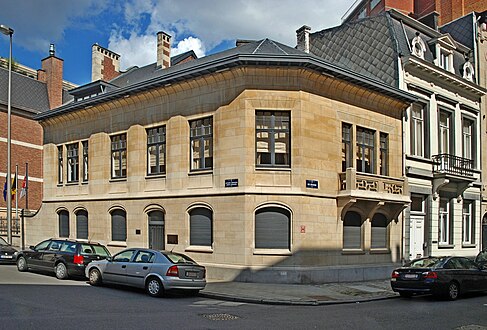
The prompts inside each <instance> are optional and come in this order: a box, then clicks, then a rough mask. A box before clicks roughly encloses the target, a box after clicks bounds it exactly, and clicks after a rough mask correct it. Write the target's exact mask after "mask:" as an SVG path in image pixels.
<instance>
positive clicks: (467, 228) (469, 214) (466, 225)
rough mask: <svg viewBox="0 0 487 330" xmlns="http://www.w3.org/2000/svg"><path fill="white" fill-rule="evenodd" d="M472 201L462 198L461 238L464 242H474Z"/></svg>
mask: <svg viewBox="0 0 487 330" xmlns="http://www.w3.org/2000/svg"><path fill="white" fill-rule="evenodd" d="M473 206H474V202H473V201H469V200H463V212H462V220H463V229H462V232H463V235H462V236H463V239H462V243H464V244H475V235H474V233H475V213H474V207H473Z"/></svg>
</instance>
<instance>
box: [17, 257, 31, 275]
mask: <svg viewBox="0 0 487 330" xmlns="http://www.w3.org/2000/svg"><path fill="white" fill-rule="evenodd" d="M28 268H29V267H28V266H27V260H25V258H24V257H19V259H17V269H18V270H19V272H25V271H26V270H27V269H28Z"/></svg>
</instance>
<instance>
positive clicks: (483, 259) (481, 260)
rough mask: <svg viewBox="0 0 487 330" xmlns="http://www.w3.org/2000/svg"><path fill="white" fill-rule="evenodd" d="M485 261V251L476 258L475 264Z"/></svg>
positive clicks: (486, 256)
mask: <svg viewBox="0 0 487 330" xmlns="http://www.w3.org/2000/svg"><path fill="white" fill-rule="evenodd" d="M485 261H487V250H485V251H482V252H480V253H479V255H478V256H477V262H485Z"/></svg>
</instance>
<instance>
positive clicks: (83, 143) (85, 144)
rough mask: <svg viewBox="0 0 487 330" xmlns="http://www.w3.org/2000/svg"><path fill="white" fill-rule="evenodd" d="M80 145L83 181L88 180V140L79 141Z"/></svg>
mask: <svg viewBox="0 0 487 330" xmlns="http://www.w3.org/2000/svg"><path fill="white" fill-rule="evenodd" d="M81 147H82V148H83V160H82V161H83V164H82V168H83V178H82V181H83V182H88V169H89V167H88V140H85V141H81Z"/></svg>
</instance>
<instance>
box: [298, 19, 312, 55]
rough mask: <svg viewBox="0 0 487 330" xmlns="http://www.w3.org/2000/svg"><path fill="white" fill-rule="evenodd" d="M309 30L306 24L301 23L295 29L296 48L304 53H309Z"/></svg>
mask: <svg viewBox="0 0 487 330" xmlns="http://www.w3.org/2000/svg"><path fill="white" fill-rule="evenodd" d="M309 31H311V28H310V27H309V26H307V25H303V26H302V27H300V28H299V29H298V30H296V37H297V41H298V45H297V46H296V48H297V49H298V50H301V51H303V52H305V53H309Z"/></svg>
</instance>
